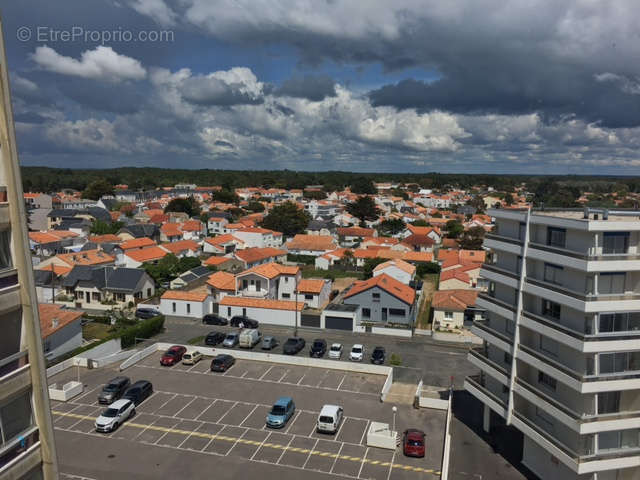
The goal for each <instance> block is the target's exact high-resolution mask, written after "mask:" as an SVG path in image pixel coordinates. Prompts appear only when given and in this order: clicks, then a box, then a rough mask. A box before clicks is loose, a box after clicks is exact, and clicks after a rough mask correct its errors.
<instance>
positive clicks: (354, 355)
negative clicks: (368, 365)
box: [349, 343, 364, 362]
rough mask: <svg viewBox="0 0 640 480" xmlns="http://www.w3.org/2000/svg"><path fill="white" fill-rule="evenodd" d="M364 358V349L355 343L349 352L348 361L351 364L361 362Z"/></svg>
mask: <svg viewBox="0 0 640 480" xmlns="http://www.w3.org/2000/svg"><path fill="white" fill-rule="evenodd" d="M363 358H364V347H363V346H362V344H361V343H356V344H355V345H354V346H353V347H351V351H350V352H349V360H351V361H352V362H361V361H362V359H363Z"/></svg>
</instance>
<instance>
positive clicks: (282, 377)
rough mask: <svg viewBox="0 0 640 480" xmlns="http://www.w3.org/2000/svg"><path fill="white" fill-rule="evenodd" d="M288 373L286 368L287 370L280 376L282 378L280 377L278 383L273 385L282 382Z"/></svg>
mask: <svg viewBox="0 0 640 480" xmlns="http://www.w3.org/2000/svg"><path fill="white" fill-rule="evenodd" d="M290 371H291V370H289V369H288V368H287V369H286V370H285V372H284V373H283V374H282V376H281V377H280V380H278V381H277V382H275V383H282V380H284V377H286V376H287V375H288V374H289V372H290Z"/></svg>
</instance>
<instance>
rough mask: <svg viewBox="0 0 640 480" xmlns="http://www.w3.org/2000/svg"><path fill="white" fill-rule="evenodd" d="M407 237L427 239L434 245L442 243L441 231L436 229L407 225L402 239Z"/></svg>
mask: <svg viewBox="0 0 640 480" xmlns="http://www.w3.org/2000/svg"><path fill="white" fill-rule="evenodd" d="M409 235H421V236H424V237H429V238H431V240H433V241H434V242H436V243H440V242H441V241H442V231H441V230H440V229H439V228H438V227H415V226H413V225H411V224H408V225H407V230H406V231H405V233H404V234H403V237H408V236H409Z"/></svg>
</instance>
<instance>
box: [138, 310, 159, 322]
mask: <svg viewBox="0 0 640 480" xmlns="http://www.w3.org/2000/svg"><path fill="white" fill-rule="evenodd" d="M158 315H160V312H159V311H158V310H156V309H155V308H138V309H137V310H136V317H137V318H141V319H143V320H146V319H147V318H153V317H157V316H158Z"/></svg>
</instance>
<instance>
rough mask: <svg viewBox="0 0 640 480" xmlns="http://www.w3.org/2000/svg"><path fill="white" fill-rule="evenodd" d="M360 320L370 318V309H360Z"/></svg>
mask: <svg viewBox="0 0 640 480" xmlns="http://www.w3.org/2000/svg"><path fill="white" fill-rule="evenodd" d="M362 318H371V309H370V308H363V309H362Z"/></svg>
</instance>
